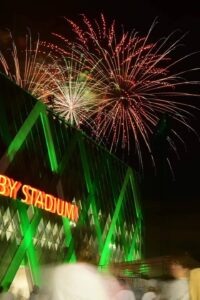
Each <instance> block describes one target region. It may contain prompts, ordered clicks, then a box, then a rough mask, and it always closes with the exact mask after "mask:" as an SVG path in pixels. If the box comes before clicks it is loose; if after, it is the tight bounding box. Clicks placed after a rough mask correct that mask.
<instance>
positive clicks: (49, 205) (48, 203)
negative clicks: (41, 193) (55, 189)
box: [44, 194, 54, 211]
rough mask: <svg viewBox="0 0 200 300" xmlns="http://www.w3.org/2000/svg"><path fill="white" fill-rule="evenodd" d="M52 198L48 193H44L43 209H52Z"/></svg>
mask: <svg viewBox="0 0 200 300" xmlns="http://www.w3.org/2000/svg"><path fill="white" fill-rule="evenodd" d="M53 200H54V198H53V197H52V196H51V195H49V194H45V206H44V209H45V210H46V211H52V209H53V205H54V201H53Z"/></svg>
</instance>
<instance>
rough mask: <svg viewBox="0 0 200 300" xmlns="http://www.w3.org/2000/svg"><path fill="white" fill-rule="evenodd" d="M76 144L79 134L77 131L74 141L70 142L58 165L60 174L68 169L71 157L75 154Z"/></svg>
mask: <svg viewBox="0 0 200 300" xmlns="http://www.w3.org/2000/svg"><path fill="white" fill-rule="evenodd" d="M76 144H77V134H76V133H75V134H74V137H73V139H72V141H70V143H69V147H68V149H67V151H66V152H65V154H64V155H63V157H62V160H61V162H60V163H59V165H58V174H60V175H61V174H62V173H63V171H64V170H65V169H66V167H67V165H68V163H69V160H70V158H71V157H72V155H73V154H74V149H75V147H76Z"/></svg>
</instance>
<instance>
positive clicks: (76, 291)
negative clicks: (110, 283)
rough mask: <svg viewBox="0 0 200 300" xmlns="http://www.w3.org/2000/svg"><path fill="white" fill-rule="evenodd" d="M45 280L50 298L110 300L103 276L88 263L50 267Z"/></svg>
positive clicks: (54, 299)
mask: <svg viewBox="0 0 200 300" xmlns="http://www.w3.org/2000/svg"><path fill="white" fill-rule="evenodd" d="M43 282H44V288H45V290H46V291H47V293H48V299H50V300H76V299H77V300H94V299H95V300H110V299H109V293H108V290H107V286H106V284H105V281H104V278H103V276H102V275H101V274H100V273H99V272H98V271H97V269H96V268H95V267H94V266H92V265H89V264H86V263H76V264H63V265H60V266H56V267H54V268H53V269H52V270H50V269H48V270H47V272H46V274H45V275H44V278H43Z"/></svg>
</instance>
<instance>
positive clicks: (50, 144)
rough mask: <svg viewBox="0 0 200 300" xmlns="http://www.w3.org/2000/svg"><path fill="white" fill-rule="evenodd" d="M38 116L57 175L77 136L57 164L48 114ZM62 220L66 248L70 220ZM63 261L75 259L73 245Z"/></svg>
mask: <svg viewBox="0 0 200 300" xmlns="http://www.w3.org/2000/svg"><path fill="white" fill-rule="evenodd" d="M40 116H41V121H42V126H43V130H44V135H45V141H46V145H47V152H48V157H49V161H50V166H51V170H52V172H55V173H58V174H59V175H61V174H62V172H63V171H64V169H65V168H66V166H67V164H68V162H69V159H70V156H71V155H72V154H73V149H74V147H75V145H76V143H77V137H76V136H75V138H74V139H73V143H71V144H70V149H68V151H67V152H66V154H65V155H64V156H63V158H62V161H61V162H60V164H58V161H57V158H56V151H55V146H54V142H53V137H52V133H51V127H50V124H49V120H48V116H47V114H46V112H43V113H41V115H40ZM59 183H60V182H59ZM59 183H58V185H57V189H59V191H58V192H59V194H60V195H61V194H62V186H61V185H60V184H59ZM62 221H63V228H64V233H65V243H66V247H67V248H68V247H69V246H70V241H71V240H72V239H73V237H72V233H71V227H70V221H69V219H67V218H62ZM65 261H69V262H75V261H76V256H75V252H74V247H72V248H70V255H67V254H66V257H65Z"/></svg>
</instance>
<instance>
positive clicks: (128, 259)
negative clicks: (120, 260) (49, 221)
mask: <svg viewBox="0 0 200 300" xmlns="http://www.w3.org/2000/svg"><path fill="white" fill-rule="evenodd" d="M139 228H140V219H139V220H138V221H137V223H136V228H135V232H134V237H133V241H132V244H131V247H130V251H129V254H128V256H127V259H126V261H133V260H134V259H135V257H134V256H133V252H134V249H135V243H136V239H137V237H138V236H139ZM140 243H141V240H140Z"/></svg>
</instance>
